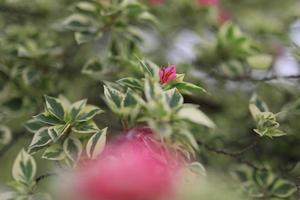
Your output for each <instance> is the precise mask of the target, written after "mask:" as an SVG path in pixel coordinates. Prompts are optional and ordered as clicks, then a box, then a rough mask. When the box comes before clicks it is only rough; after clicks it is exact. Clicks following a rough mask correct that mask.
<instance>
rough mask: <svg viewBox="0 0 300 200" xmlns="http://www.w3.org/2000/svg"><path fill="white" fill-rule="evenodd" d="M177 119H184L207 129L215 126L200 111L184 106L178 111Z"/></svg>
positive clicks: (193, 107)
mask: <svg viewBox="0 0 300 200" xmlns="http://www.w3.org/2000/svg"><path fill="white" fill-rule="evenodd" d="M177 114H178V117H179V118H182V119H186V120H188V121H191V122H193V123H196V124H201V125H204V126H207V127H209V128H215V127H216V125H215V123H214V122H213V121H211V119H209V118H208V117H207V116H206V115H205V114H204V113H203V112H202V111H201V110H199V109H198V108H197V107H195V106H190V105H186V106H184V107H183V108H181V109H180V110H179V111H178V113H177Z"/></svg>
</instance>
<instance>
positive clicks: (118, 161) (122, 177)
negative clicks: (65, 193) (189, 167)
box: [76, 128, 182, 200]
mask: <svg viewBox="0 0 300 200" xmlns="http://www.w3.org/2000/svg"><path fill="white" fill-rule="evenodd" d="M170 152H172V151H170V150H169V149H166V147H163V145H161V144H160V143H159V142H158V141H157V140H155V139H154V135H153V132H152V130H151V129H149V128H136V129H132V130H130V131H128V132H126V133H125V134H123V135H122V136H121V137H119V138H117V140H116V141H114V142H112V143H110V144H108V145H107V146H106V148H105V150H104V152H103V153H102V154H101V155H100V157H99V158H98V159H97V160H96V161H95V162H92V163H90V164H89V165H88V166H84V167H82V169H81V170H80V171H79V175H78V177H77V179H76V180H77V181H76V182H77V188H78V189H77V190H76V191H78V192H80V193H81V195H82V196H83V197H84V199H85V200H166V199H172V197H171V196H172V195H173V192H174V186H175V177H176V174H177V173H178V172H179V170H180V169H181V166H182V164H181V163H182V160H180V159H179V158H178V157H177V156H175V154H174V153H170Z"/></svg>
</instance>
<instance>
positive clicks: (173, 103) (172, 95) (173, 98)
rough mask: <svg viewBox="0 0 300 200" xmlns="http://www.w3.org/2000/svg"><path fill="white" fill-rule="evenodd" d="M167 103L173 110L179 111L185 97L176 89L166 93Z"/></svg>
mask: <svg viewBox="0 0 300 200" xmlns="http://www.w3.org/2000/svg"><path fill="white" fill-rule="evenodd" d="M165 95H166V99H167V102H168V104H169V106H170V107H171V108H173V109H177V108H179V107H181V106H182V105H183V97H182V95H181V94H180V93H179V92H178V90H177V89H176V88H174V89H171V90H168V91H166V92H165Z"/></svg>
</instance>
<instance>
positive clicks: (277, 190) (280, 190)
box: [272, 179, 297, 198]
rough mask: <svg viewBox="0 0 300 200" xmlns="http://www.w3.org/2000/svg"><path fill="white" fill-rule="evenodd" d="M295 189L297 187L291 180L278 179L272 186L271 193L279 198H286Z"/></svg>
mask: <svg viewBox="0 0 300 200" xmlns="http://www.w3.org/2000/svg"><path fill="white" fill-rule="evenodd" d="M296 191H297V187H296V185H295V184H294V183H293V182H290V181H287V180H283V179H279V180H278V181H276V183H275V184H274V186H273V187H272V193H273V195H274V196H276V197H279V198H287V197H290V196H292V195H293V194H294V193H295V192H296Z"/></svg>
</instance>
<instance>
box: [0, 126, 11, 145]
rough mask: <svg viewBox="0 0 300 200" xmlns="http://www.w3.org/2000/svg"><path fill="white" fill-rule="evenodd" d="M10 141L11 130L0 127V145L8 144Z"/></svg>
mask: <svg viewBox="0 0 300 200" xmlns="http://www.w3.org/2000/svg"><path fill="white" fill-rule="evenodd" d="M10 141H11V130H10V129H9V128H8V127H6V126H0V144H8V143H9V142H10Z"/></svg>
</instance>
